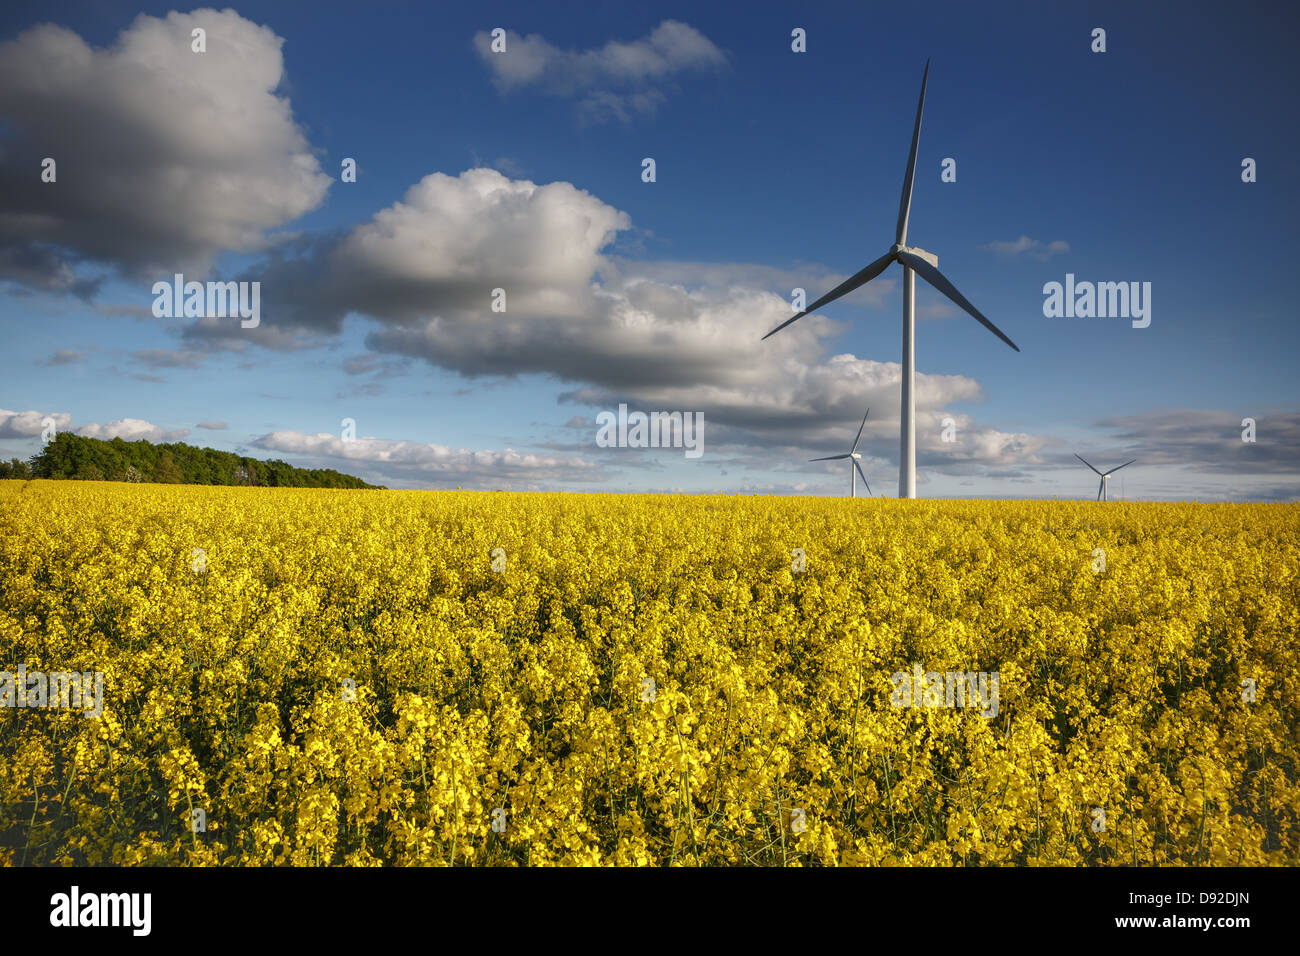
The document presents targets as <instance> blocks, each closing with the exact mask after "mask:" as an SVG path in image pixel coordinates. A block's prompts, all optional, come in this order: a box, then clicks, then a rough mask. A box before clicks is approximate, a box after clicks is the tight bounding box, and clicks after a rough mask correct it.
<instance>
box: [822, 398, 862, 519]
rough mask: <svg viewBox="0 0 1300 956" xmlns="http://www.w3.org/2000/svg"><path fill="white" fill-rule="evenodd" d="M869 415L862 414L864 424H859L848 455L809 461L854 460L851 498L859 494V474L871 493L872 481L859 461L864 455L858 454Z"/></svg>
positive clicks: (850, 478)
mask: <svg viewBox="0 0 1300 956" xmlns="http://www.w3.org/2000/svg"><path fill="white" fill-rule="evenodd" d="M870 414H871V409H870V408H868V409H867V415H870ZM867 415H863V416H862V424H861V425H859V426H858V437H857V438H855V439H853V447H852V448H850V449H849V453H848V454H847V455H830V456H828V457H826V458H809V459H808V460H809V461H841V460H843V459H845V458H848V459H849V460H850V461H852V462H853V468H850V469H849V497H850V498H856V497H857V496H858V475H861V476H862V483H863V484H864V485H866V486H867V494H871V482H869V481H867V473H866V472H865V471H863V470H862V466H861V465H859V464H858V462H860V461H861V460H862V456H861V455H859V454H858V442H860V441H862V429H864V428H866V427H867ZM854 468H856V469H857V471H856V472H855V471H854V470H853V469H854Z"/></svg>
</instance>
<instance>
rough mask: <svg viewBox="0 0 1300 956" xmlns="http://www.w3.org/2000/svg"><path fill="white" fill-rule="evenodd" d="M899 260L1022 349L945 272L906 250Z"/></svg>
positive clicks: (1017, 347) (1002, 337) (993, 330)
mask: <svg viewBox="0 0 1300 956" xmlns="http://www.w3.org/2000/svg"><path fill="white" fill-rule="evenodd" d="M898 261H899V262H901V263H903V265H905V266H908V267H909V268H911V270H912V271H913V272H915V273H916V274H917V275H919V276H920V277H921V278H922V279H924V280H925V281H926V282H928V283H930V285H932V286H934V287H935V288H936V289H938V290H939V291H940V292H942V293H943V294H944V295H946V296H947V297H948V298H950V299H952V301H953V302H955V303H956V304H957V305H959V306H961V307H962V308H963V309H965V310H966V311H967V312H969V313H970V314H971V315H972V316H973V317H974V318H975V319H976V320H977V321H978V322H979V323H980V325H982V326H984V328H986V329H988V330H989V331H990V332H992V333H993V334H994V335H996V336H997V337H998V338H1000V339H1001V340H1002V341H1003V342H1006V343H1007V345H1010V346H1011V347H1012V348H1013V349H1015V350H1016V351H1017V352H1019V351H1020V346H1018V345H1016V343H1015V342H1012V341H1011V340H1010V339H1009V338H1007V337H1006V336H1005V335H1004V334H1002V330H1001V329H999V328H998V327H997V326H996V325H994V324H993V323H992V322H990V321H989V320H988V319H986V318H984V316H983V315H981V314H980V310H979V309H977V308H975V306H973V305H971V304H970V300H969V299H967V298H966V297H965V296H964V295H962V294H961V293H960V292H958V291H957V287H956V286H955V285H953V284H952V283H951V282H949V281H948V280H947V279H946V278H945V277H944V274H943V273H942V272H940V271H939V270H938V269H936V268H935V267H934V266H932V265H930V263H928V262H926V261H925V260H924V259H922V258H921V257H920V256H918V255H916V254H915V253H912V252H905V251H900V252H899V253H898Z"/></svg>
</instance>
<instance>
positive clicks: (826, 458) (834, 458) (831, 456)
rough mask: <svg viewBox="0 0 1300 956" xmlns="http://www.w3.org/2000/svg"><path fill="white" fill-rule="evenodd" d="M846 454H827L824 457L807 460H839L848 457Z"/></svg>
mask: <svg viewBox="0 0 1300 956" xmlns="http://www.w3.org/2000/svg"><path fill="white" fill-rule="evenodd" d="M848 457H849V456H848V455H828V456H827V457H825V458H809V459H808V460H809V461H839V460H840V459H841V458H848Z"/></svg>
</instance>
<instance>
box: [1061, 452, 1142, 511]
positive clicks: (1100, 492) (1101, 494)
mask: <svg viewBox="0 0 1300 956" xmlns="http://www.w3.org/2000/svg"><path fill="white" fill-rule="evenodd" d="M1074 457H1075V458H1078V459H1079V461H1082V462H1083V463H1084V464H1085V465H1088V463H1087V462H1086V461H1084V459H1083V457H1082V456H1081V455H1075V456H1074ZM1133 461H1137V459H1136V458H1134V459H1133ZM1133 461H1126V462H1124V464H1122V465H1116V466H1115V467H1114V468H1112V469H1111V470H1110V471H1108V472H1106V473H1105V474H1102V472H1100V471H1097V469H1096V468H1092V465H1088V467H1089V468H1092V470H1093V473H1094V474H1098V475H1101V484H1099V485H1097V500H1098V501H1106V500H1108V499H1107V498H1106V488H1107V479H1109V478H1110V476H1111V475H1113V474H1115V472H1117V471H1119V470H1120V469H1121V468H1127V467H1128V466H1129V465H1131V464H1133Z"/></svg>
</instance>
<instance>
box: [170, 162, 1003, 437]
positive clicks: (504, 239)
mask: <svg viewBox="0 0 1300 956" xmlns="http://www.w3.org/2000/svg"><path fill="white" fill-rule="evenodd" d="M629 227H630V220H629V218H628V216H627V215H626V214H625V213H623V212H621V211H619V210H617V209H615V208H614V207H612V206H610V205H608V204H606V203H604V202H602V201H601V200H599V199H598V198H596V197H595V196H593V195H591V194H590V193H588V192H586V191H584V190H580V189H578V188H576V187H575V186H573V185H571V184H569V183H562V182H559V183H550V184H546V185H538V184H536V183H533V182H529V181H517V180H510V179H508V178H507V177H505V176H503V175H502V174H501V173H499V172H496V171H495V170H489V169H472V170H468V171H466V172H465V173H463V174H461V175H460V176H457V177H451V176H446V175H443V174H440V173H438V174H434V175H431V176H428V177H426V178H425V179H424V180H422V181H421V182H420V183H418V184H416V185H415V186H413V187H412V188H411V189H410V190H408V192H407V194H406V195H405V196H404V197H403V199H402V200H401V201H400V202H398V203H395V204H394V205H392V206H390V207H388V208H387V209H385V210H382V211H381V212H379V213H378V214H376V215H375V216H374V217H373V218H372V219H371V220H369V221H368V222H366V223H363V224H361V225H359V226H357V227H356V228H354V229H352V230H351V231H349V232H346V233H344V234H341V235H338V236H335V237H332V238H331V239H329V240H328V241H323V242H321V243H319V244H317V245H316V246H314V247H311V248H306V247H304V248H302V249H299V250H297V251H296V252H295V254H294V255H292V256H290V255H288V254H283V255H281V257H280V258H279V259H278V260H276V261H274V262H273V263H270V264H268V265H267V266H266V267H265V268H263V269H262V270H261V275H262V277H263V279H264V280H266V281H265V284H264V289H266V290H274V291H271V292H268V293H267V294H266V295H265V296H264V308H263V320H262V325H261V327H259V328H257V329H248V330H243V329H238V327H237V324H232V323H225V324H224V325H221V324H219V323H216V322H214V323H212V324H210V325H207V324H204V323H195V324H193V325H191V326H189V327H188V328H187V331H186V336H187V337H188V339H189V340H190V342H191V344H193V345H195V347H198V346H199V345H201V344H204V343H206V344H212V340H211V337H213V336H218V337H219V336H237V337H238V339H239V344H243V343H248V342H260V343H261V344H263V345H268V346H270V347H277V346H282V345H283V344H284V343H289V342H294V341H301V342H310V341H320V340H322V339H324V338H327V337H329V336H333V335H335V334H337V332H338V331H339V330H340V329H341V327H342V322H343V320H344V317H345V316H346V315H348V314H349V313H356V314H361V315H365V316H368V317H370V318H371V319H374V320H375V325H374V326H373V327H372V328H371V330H370V332H369V334H368V335H367V338H366V344H367V346H368V347H369V348H370V349H371V350H372V351H373V353H375V355H379V354H388V355H395V356H402V357H404V358H407V359H420V360H424V361H427V362H429V363H431V364H434V365H437V366H440V367H442V368H445V369H448V370H451V371H455V372H457V373H460V374H462V375H465V376H487V377H490V378H493V379H497V380H502V379H508V378H511V377H515V376H519V375H527V374H539V375H545V376H549V377H552V378H555V379H558V380H561V381H565V382H571V383H574V384H575V385H576V386H577V387H576V388H574V389H571V390H569V391H567V392H565V393H564V394H563V395H562V397H561V398H562V401H569V402H574V403H578V404H589V405H596V406H602V407H606V408H611V407H616V405H617V404H618V402H619V401H624V400H626V401H629V402H630V403H633V404H634V406H635V407H649V408H651V409H662V410H679V411H702V412H704V413H705V415H706V420H707V421H709V423H710V428H711V429H716V430H714V431H713V432H712V434H713V435H714V436H716V439H715V440H721V441H727V440H732V441H735V442H736V443H737V444H751V445H758V446H762V447H771V446H774V445H779V446H781V447H791V446H792V445H793V444H794V443H797V442H799V441H803V440H806V439H812V438H817V437H818V436H819V434H820V433H822V432H823V431H825V430H831V429H834V428H836V427H839V426H842V425H844V424H845V423H852V424H853V425H854V427H856V424H857V422H859V421H861V417H862V408H863V407H864V406H865V405H867V404H870V405H871V406H872V407H873V409H875V411H874V412H873V416H872V422H871V424H870V428H871V429H880V430H881V434H882V442H883V435H884V434H885V432H886V431H887V430H889V429H891V428H892V431H893V434H894V435H895V436H896V435H897V423H898V418H899V388H900V383H901V368H900V366H899V364H898V363H896V362H877V361H874V360H870V359H865V358H858V357H855V356H853V355H838V356H833V357H831V358H827V355H826V353H827V343H828V341H829V339H830V337H831V336H833V335H834V334H835V333H837V332H838V331H839V330H840V328H841V326H840V325H839V324H838V323H836V322H834V321H832V320H831V319H828V318H826V317H825V316H822V315H815V316H809V317H808V318H806V319H804V320H803V321H802V322H800V323H799V324H798V325H797V326H793V327H791V328H789V329H787V330H786V331H784V332H783V333H782V334H781V337H780V339H779V340H773V341H769V342H762V341H760V340H761V338H762V336H763V335H764V334H765V333H766V332H767V331H769V330H770V329H772V328H773V327H774V326H775V325H777V324H778V323H779V322H781V321H782V320H783V319H785V318H787V317H788V316H789V315H790V308H791V306H790V301H789V295H790V291H791V289H793V288H795V287H801V288H805V289H806V290H808V294H809V295H817V294H820V291H821V290H823V289H824V288H831V287H833V286H834V285H837V284H838V283H839V282H840V281H842V280H843V278H845V277H844V276H841V275H835V274H833V273H830V272H829V271H828V270H826V269H825V268H823V267H816V266H803V267H795V268H786V269H778V268H771V267H767V266H762V265H752V264H745V263H717V264H711V263H663V262H657V263H640V262H634V261H630V260H627V259H624V258H619V257H613V256H611V255H609V254H608V249H609V247H610V245H611V244H612V242H613V240H614V239H615V237H616V236H617V234H618V233H619V232H620V231H622V230H625V229H628V228H629ZM282 252H283V250H281V251H280V252H278V253H277V255H280V253H282ZM498 288H500V289H503V290H504V291H505V293H506V310H505V311H504V312H496V311H493V309H492V301H493V290H494V289H498ZM896 289H897V284H896V280H895V279H891V278H883V277H882V279H881V280H880V281H879V282H876V283H871V284H870V285H868V286H867V287H866V288H864V289H862V290H859V292H858V293H855V294H854V295H852V296H850V297H847V299H846V303H845V304H844V306H843V308H847V309H852V308H853V307H854V306H855V305H856V306H857V307H865V308H878V307H880V306H881V305H883V304H885V302H886V301H888V300H887V297H888V296H889V295H890V293H892V292H895V291H896ZM267 302H270V303H271V305H269V306H268V305H265V303H267ZM978 333H979V330H978V329H975V328H974V327H973V326H972V331H970V333H969V334H970V335H972V336H973V337H978ZM958 334H961V333H958ZM227 342H234V340H233V339H230V338H224V339H222V338H218V339H217V340H216V344H224V343H227ZM998 360H999V361H1005V359H1004V358H1002V357H1001V356H999V357H998ZM389 361H391V360H389ZM383 368H384V363H383V361H381V360H380V359H378V358H377V357H374V356H369V357H368V356H364V355H363V356H356V357H353V358H350V359H347V360H346V361H345V364H344V370H345V371H346V372H348V373H349V374H354V375H360V374H365V373H372V372H379V371H380V370H381V369H383ZM354 391H355V389H354ZM981 399H982V392H981V390H980V388H979V386H978V384H977V383H976V382H975V381H974V380H973V379H969V378H966V377H963V376H932V375H926V374H924V373H920V374H918V376H917V408H918V413H919V414H921V415H924V414H926V413H929V412H938V411H940V410H941V409H943V408H945V407H946V406H947V405H948V404H949V403H952V402H958V401H978V400H981ZM968 431H969V432H970V433H971V435H972V437H973V435H974V433H975V431H976V427H975V426H974V425H971V426H970V428H969V429H968ZM986 437H987V442H986V444H985V445H982V446H979V447H980V448H981V449H982V451H981V452H980V453H979V454H974V453H971V452H965V453H963V454H964V457H963V458H962V460H963V461H965V462H967V463H969V462H970V461H972V460H990V461H999V462H1003V463H1005V462H1006V461H1009V460H1010V459H1011V458H1012V457H1013V456H1014V455H1015V454H1016V453H1017V450H1023V449H1022V448H1021V446H1020V445H1018V442H1019V441H1021V439H1019V438H1017V437H1016V436H1000V435H998V434H996V433H992V432H990V433H989V434H988V436H986ZM892 444H894V445H896V438H895V439H893V442H892ZM881 447H882V448H885V447H887V446H886V445H884V444H882V446H881ZM949 452H951V449H948V448H944V449H938V450H937V451H936V455H937V456H939V457H943V456H945V454H946V453H949ZM949 457H951V456H949Z"/></svg>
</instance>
